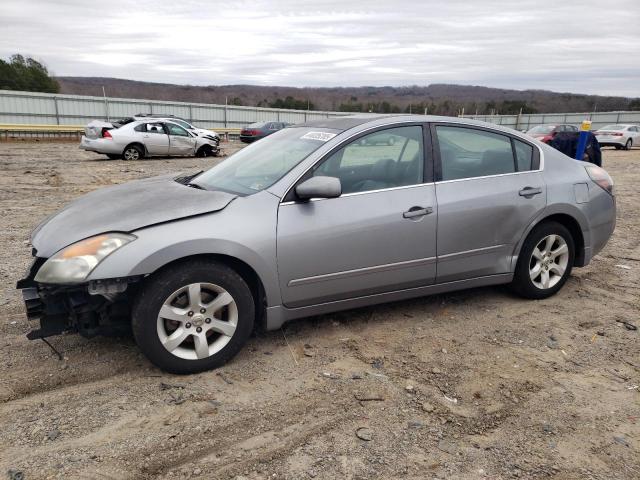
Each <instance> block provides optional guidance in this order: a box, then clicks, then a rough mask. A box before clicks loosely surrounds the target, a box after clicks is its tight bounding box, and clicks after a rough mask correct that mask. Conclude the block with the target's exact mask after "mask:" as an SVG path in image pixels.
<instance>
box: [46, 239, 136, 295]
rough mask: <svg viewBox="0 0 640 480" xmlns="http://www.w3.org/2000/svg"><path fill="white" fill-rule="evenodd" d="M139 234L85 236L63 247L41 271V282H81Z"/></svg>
mask: <svg viewBox="0 0 640 480" xmlns="http://www.w3.org/2000/svg"><path fill="white" fill-rule="evenodd" d="M136 238H137V237H135V236H134V235H128V234H126V233H105V234H102V235H97V236H95V237H90V238H85V239H84V240H80V241H79V242H76V243H74V244H71V245H69V246H68V247H65V248H63V249H62V250H60V251H59V252H58V253H56V254H55V255H54V256H53V257H51V258H49V259H48V260H47V261H46V262H45V263H44V265H42V267H41V268H40V270H38V273H37V274H36V276H35V281H36V282H38V283H81V282H84V281H85V280H86V278H87V277H88V276H89V274H90V273H91V272H92V271H93V269H94V268H96V267H97V266H98V264H99V263H100V262H102V260H104V259H105V258H106V257H107V256H109V255H110V254H111V253H113V252H115V251H116V250H118V249H119V248H120V247H123V246H124V245H126V244H127V243H129V242H132V241H133V240H135V239H136Z"/></svg>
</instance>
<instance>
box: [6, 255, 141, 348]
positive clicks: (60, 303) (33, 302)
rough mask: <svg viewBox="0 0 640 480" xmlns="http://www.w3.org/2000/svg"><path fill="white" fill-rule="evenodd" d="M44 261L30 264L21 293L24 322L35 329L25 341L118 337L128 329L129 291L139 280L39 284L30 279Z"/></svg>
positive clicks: (20, 283) (21, 282)
mask: <svg viewBox="0 0 640 480" xmlns="http://www.w3.org/2000/svg"><path fill="white" fill-rule="evenodd" d="M43 263H44V259H38V258H36V260H35V261H34V263H33V264H32V266H31V268H30V269H29V272H28V273H27V276H26V278H24V279H22V280H20V281H19V282H18V284H17V288H18V289H20V290H22V298H23V300H24V304H25V309H26V312H27V319H28V320H29V321H33V322H38V323H39V328H36V329H34V330H32V331H30V332H29V333H28V334H27V338H28V339H29V340H35V339H38V338H45V337H50V336H52V335H59V334H61V333H63V332H75V333H79V334H80V335H82V336H84V337H88V338H90V337H94V336H96V335H122V334H126V333H127V332H128V331H129V329H130V321H129V319H130V302H129V299H130V297H131V294H132V292H133V291H134V290H135V287H136V284H137V283H138V281H139V280H140V278H141V277H129V278H117V279H110V280H99V281H92V282H88V283H86V284H81V285H68V286H67V285H43V284H38V283H36V282H35V281H34V280H33V278H34V277H35V274H36V273H37V271H38V268H39V267H40V266H41V265H42V264H43Z"/></svg>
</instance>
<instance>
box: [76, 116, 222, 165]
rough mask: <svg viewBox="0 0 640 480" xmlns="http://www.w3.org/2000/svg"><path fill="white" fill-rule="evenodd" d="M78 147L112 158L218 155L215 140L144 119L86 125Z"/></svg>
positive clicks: (157, 121) (170, 123)
mask: <svg viewBox="0 0 640 480" xmlns="http://www.w3.org/2000/svg"><path fill="white" fill-rule="evenodd" d="M80 148H81V149H83V150H87V151H90V152H96V153H102V154H105V155H107V156H108V157H109V158H111V159H115V158H123V159H124V160H138V159H140V158H143V157H150V156H172V155H173V156H199V157H208V156H216V155H218V153H219V151H220V148H219V146H218V140H217V139H215V138H213V137H212V136H211V137H207V136H201V135H196V134H195V133H191V132H189V131H188V130H186V129H185V128H183V127H182V126H180V125H178V124H177V123H175V122H174V121H167V120H158V119H155V118H147V119H144V120H136V121H133V122H129V123H127V124H125V125H123V126H121V127H119V128H112V129H106V128H96V126H95V125H92V124H89V125H88V126H87V128H86V129H85V135H83V136H82V139H81V140H80Z"/></svg>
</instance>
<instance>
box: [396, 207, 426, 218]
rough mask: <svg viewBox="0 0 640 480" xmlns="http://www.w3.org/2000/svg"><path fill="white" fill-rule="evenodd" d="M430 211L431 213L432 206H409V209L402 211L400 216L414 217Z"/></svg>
mask: <svg viewBox="0 0 640 480" xmlns="http://www.w3.org/2000/svg"><path fill="white" fill-rule="evenodd" d="M430 213H433V208H432V207H411V208H410V209H409V210H407V211H406V212H404V213H403V214H402V216H403V217H404V218H415V217H422V216H424V215H429V214H430Z"/></svg>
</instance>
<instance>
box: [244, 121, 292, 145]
mask: <svg viewBox="0 0 640 480" xmlns="http://www.w3.org/2000/svg"><path fill="white" fill-rule="evenodd" d="M287 125H290V124H289V123H286V122H256V123H252V124H250V125H247V126H246V127H244V128H243V129H242V130H241V131H240V140H241V141H242V142H244V143H251V142H255V141H256V140H260V139H261V138H264V137H266V136H269V135H271V134H272V133H275V132H277V131H278V130H282V129H283V128H284V127H286V126H287Z"/></svg>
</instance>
